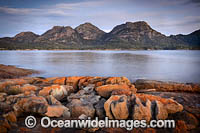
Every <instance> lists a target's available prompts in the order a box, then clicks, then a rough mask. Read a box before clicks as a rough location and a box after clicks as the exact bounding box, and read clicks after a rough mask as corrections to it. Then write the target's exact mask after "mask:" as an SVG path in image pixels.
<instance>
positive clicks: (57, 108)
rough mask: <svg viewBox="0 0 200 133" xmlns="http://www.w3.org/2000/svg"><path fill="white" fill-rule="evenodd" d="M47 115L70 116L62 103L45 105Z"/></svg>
mask: <svg viewBox="0 0 200 133" xmlns="http://www.w3.org/2000/svg"><path fill="white" fill-rule="evenodd" d="M45 115H46V116H48V117H64V118H70V112H69V109H68V108H67V107H65V106H63V105H51V106H48V107H47V112H46V113H45Z"/></svg>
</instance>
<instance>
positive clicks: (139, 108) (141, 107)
mask: <svg viewBox="0 0 200 133" xmlns="http://www.w3.org/2000/svg"><path fill="white" fill-rule="evenodd" d="M151 114H152V112H151V102H150V101H149V100H147V101H146V102H145V103H144V104H143V103H142V101H141V100H140V99H139V98H137V97H136V98H135V104H134V105H133V111H132V118H133V120H146V121H147V122H149V121H150V120H151V118H152V116H151Z"/></svg>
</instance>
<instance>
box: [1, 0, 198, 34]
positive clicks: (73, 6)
mask: <svg viewBox="0 0 200 133" xmlns="http://www.w3.org/2000/svg"><path fill="white" fill-rule="evenodd" d="M127 21H129V22H135V21H146V22H147V23H148V24H149V25H150V26H151V27H152V28H153V29H155V30H157V31H159V32H161V33H163V34H165V35H171V34H180V33H181V34H188V33H191V32H193V31H195V30H197V29H200V0H0V37H5V36H11V37H12V36H14V35H15V34H17V33H19V32H23V31H32V32H34V33H36V34H42V33H44V32H45V31H46V30H48V29H50V28H52V27H53V26H55V25H59V26H71V27H73V28H75V27H76V26H78V25H80V24H82V23H85V22H91V23H92V24H94V25H96V26H97V27H99V28H100V29H102V30H104V31H106V32H109V31H110V30H112V29H113V27H114V26H116V25H119V24H122V23H125V22H127Z"/></svg>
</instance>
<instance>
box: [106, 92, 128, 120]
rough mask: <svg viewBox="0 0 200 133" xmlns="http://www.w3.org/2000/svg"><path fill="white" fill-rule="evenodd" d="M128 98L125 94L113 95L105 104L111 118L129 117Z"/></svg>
mask: <svg viewBox="0 0 200 133" xmlns="http://www.w3.org/2000/svg"><path fill="white" fill-rule="evenodd" d="M128 106H129V105H128V99H127V96H125V95H121V96H118V95H113V96H111V97H110V98H109V99H108V100H107V101H106V102H105V104H104V109H105V111H106V116H108V118H109V119H127V118H128V116H129V110H128V109H129V107H128Z"/></svg>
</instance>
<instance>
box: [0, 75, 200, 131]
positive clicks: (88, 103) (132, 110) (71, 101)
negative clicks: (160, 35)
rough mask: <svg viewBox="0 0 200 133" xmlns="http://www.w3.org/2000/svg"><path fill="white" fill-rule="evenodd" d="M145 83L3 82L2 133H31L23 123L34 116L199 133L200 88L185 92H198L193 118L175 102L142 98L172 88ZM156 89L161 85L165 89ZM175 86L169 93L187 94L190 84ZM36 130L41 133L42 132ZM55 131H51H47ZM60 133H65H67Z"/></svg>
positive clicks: (64, 79) (88, 80) (0, 98)
mask: <svg viewBox="0 0 200 133" xmlns="http://www.w3.org/2000/svg"><path fill="white" fill-rule="evenodd" d="M143 82H144V83H142V81H139V82H138V81H136V82H135V83H134V84H133V83H131V82H130V81H129V80H128V79H127V78H126V77H78V76H74V77H52V78H41V77H25V78H19V79H2V80H0V132H9V131H13V130H15V131H16V132H22V131H31V130H30V129H27V128H26V127H23V126H21V127H20V126H19V122H20V120H21V119H22V118H25V117H26V116H28V115H35V116H37V117H38V118H39V117H41V116H48V117H51V118H62V119H82V118H87V117H91V118H94V117H98V118H99V119H104V118H105V116H107V117H108V118H109V119H133V120H144V119H145V120H147V122H149V121H150V120H153V119H155V120H159V119H175V120H176V125H177V126H176V128H175V129H149V128H147V129H134V131H135V132H141V131H146V132H148V131H150V130H151V131H152V132H157V131H160V130H161V131H162V130H163V131H166V132H170V131H174V132H182V131H191V130H192V131H197V132H198V131H199V129H200V128H199V120H198V119H199V118H200V115H199V114H200V106H199V105H200V101H199V99H198V98H200V96H199V93H198V92H199V90H200V87H199V86H198V85H194V84H193V85H190V87H191V88H190V87H189V89H188V90H187V89H183V91H189V92H192V93H193V94H194V95H195V97H196V98H197V99H196V101H197V102H195V104H196V112H193V113H191V112H188V110H187V109H186V108H185V106H184V104H182V102H181V101H180V100H176V99H174V98H173V97H168V98H163V97H162V95H154V94H151V93H150V91H148V93H143V92H142V93H141V92H140V90H145V89H147V90H148V89H156V90H157V91H156V92H157V94H158V93H162V92H160V91H161V90H167V87H169V86H168V84H167V83H164V85H163V84H162V83H161V82H156V81H154V82H150V81H148V82H147V81H143ZM147 83H148V84H147ZM156 83H159V86H160V88H161V89H160V88H159V87H158V85H157V84H156ZM152 84H153V85H154V86H152ZM169 84H170V85H171V84H172V83H169ZM142 85H143V86H142ZM148 86H150V87H148ZM174 86H175V87H173V88H170V89H169V91H173V90H172V89H174V90H175V91H182V90H180V89H177V88H179V87H180V86H181V87H183V88H187V87H188V84H181V85H180V84H178V85H177V84H175V85H174ZM164 87H165V88H164ZM176 87H177V88H176ZM138 88H139V89H138ZM193 90H195V91H193ZM167 91H168V90H167ZM194 92H195V93H194ZM152 93H155V91H153V92H152ZM165 93H166V92H165ZM173 93H175V92H173ZM181 93H182V92H181ZM162 94H163V93H162ZM170 94H171V93H170ZM176 95H177V94H176ZM191 98H192V97H191ZM179 101H180V102H181V103H180V102H179ZM183 116H184V117H183ZM23 120H24V119H23ZM13 127H15V128H13ZM183 127H184V128H183ZM32 130H33V131H34V130H36V131H40V129H38V128H35V129H32ZM49 130H50V129H46V131H49ZM51 130H53V129H51ZM56 130H57V131H58V132H59V131H60V132H61V131H62V130H63V129H56ZM74 130H76V129H74ZM77 130H78V129H77ZM81 131H89V132H92V131H93V132H94V131H96V132H113V131H116V132H124V131H125V132H127V131H126V130H125V129H112V128H108V129H104V128H103V129H100V128H98V129H88V130H81Z"/></svg>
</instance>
